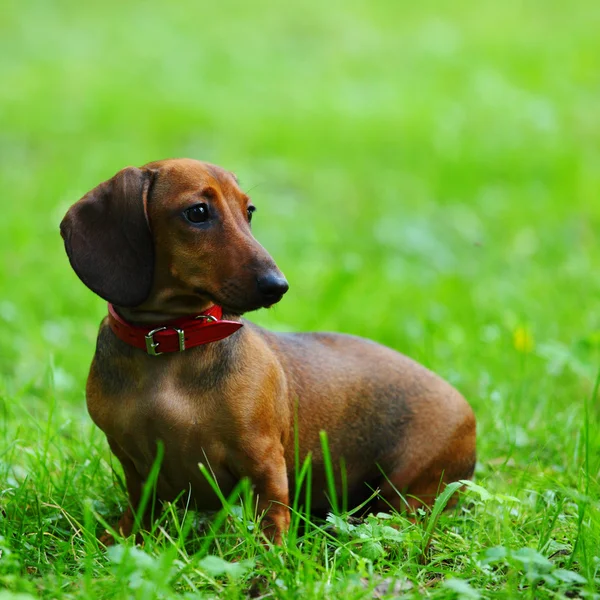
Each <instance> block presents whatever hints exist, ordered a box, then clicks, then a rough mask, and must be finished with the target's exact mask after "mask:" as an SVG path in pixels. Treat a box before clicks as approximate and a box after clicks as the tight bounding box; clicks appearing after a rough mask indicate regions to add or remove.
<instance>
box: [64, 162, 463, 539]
mask: <svg viewBox="0 0 600 600" xmlns="http://www.w3.org/2000/svg"><path fill="white" fill-rule="evenodd" d="M123 182H125V183H127V185H125V184H124V183H123ZM130 182H133V183H130ZM199 202H202V203H205V204H206V205H207V206H208V207H209V208H210V211H211V215H212V221H211V223H210V224H209V225H208V226H206V227H200V228H198V227H195V226H193V225H191V224H190V223H189V222H186V220H185V218H183V216H182V215H183V213H184V211H186V210H187V209H188V208H189V207H191V206H194V205H196V204H198V203H199ZM90 203H91V204H92V207H93V209H94V210H92V211H91V212H92V213H93V214H96V215H97V214H100V215H104V216H101V217H97V216H96V217H95V218H93V219H91V220H90V217H89V213H90V208H89V206H90ZM249 204H250V199H249V198H248V196H247V195H246V194H244V193H243V192H242V191H241V190H240V188H239V187H238V184H237V181H236V179H235V177H234V176H233V175H232V174H231V173H228V172H227V171H225V170H223V169H221V168H219V167H216V166H214V165H208V164H206V163H201V162H198V161H195V160H190V159H176V160H175V159H174V160H165V161H159V162H154V163H150V164H148V165H145V166H144V167H142V168H141V169H134V168H132V167H130V168H128V169H125V170H123V171H121V172H120V173H119V174H117V175H116V176H115V178H113V179H112V180H109V181H108V182H105V183H104V184H101V185H100V186H98V188H95V189H94V190H92V192H90V193H89V194H87V195H86V196H85V197H84V198H83V199H82V200H80V201H79V202H78V203H76V204H75V205H74V206H73V207H72V208H71V209H70V210H69V212H68V213H67V215H66V216H65V219H64V220H63V223H62V224H61V232H62V235H63V237H64V239H65V246H66V250H67V253H68V254H69V258H70V260H71V264H72V265H73V268H74V269H75V270H76V272H77V273H78V275H79V276H80V277H81V278H82V279H83V281H84V282H85V283H86V285H88V286H89V287H90V288H91V289H92V290H94V291H95V292H96V293H98V294H99V295H101V296H102V297H103V298H105V299H106V300H108V301H112V302H113V303H116V304H117V305H118V307H117V310H118V311H119V313H120V314H121V316H122V317H123V318H125V319H127V320H128V321H130V322H132V323H137V324H154V323H161V322H165V321H168V320H171V319H173V318H176V317H180V316H182V315H189V314H198V313H200V312H202V311H204V310H206V309H207V307H209V306H210V305H211V304H213V303H216V304H220V305H221V306H223V309H224V312H225V314H226V315H227V317H228V318H230V319H240V318H241V316H240V315H241V314H243V313H244V312H247V311H249V310H255V309H258V308H260V307H262V306H268V305H270V304H272V303H274V302H277V301H278V300H279V298H280V297H281V295H282V294H283V293H284V292H285V289H287V284H286V285H285V288H281V289H280V290H279V291H280V293H276V294H275V295H273V294H272V293H271V294H267V295H265V293H262V292H261V289H260V286H258V285H257V281H259V280H261V278H262V279H264V278H265V277H271V278H275V279H276V280H277V281H279V282H281V281H284V280H283V276H282V275H281V273H280V271H279V270H278V269H277V267H276V265H275V263H274V261H273V259H272V258H271V257H270V256H269V254H268V253H267V252H266V251H265V250H264V248H262V246H260V245H259V244H258V242H257V241H256V240H255V239H254V237H253V236H252V233H251V229H250V225H249V222H248V221H249V219H248V212H247V209H248V206H249ZM117 205H118V207H119V208H118V209H114V208H111V209H110V210H106V207H107V206H111V207H113V206H117ZM140 206H141V207H142V208H143V210H140ZM115 210H118V213H119V214H118V215H117V217H118V225H117V224H116V223H117V221H115V220H114V211H115ZM111 215H112V217H111ZM111 218H112V220H111ZM115 227H118V228H120V231H121V233H119V232H118V231H115ZM92 231H93V232H95V233H92ZM146 231H147V232H148V233H149V235H150V239H151V240H152V245H151V246H149V245H148V244H147V243H146V239H147V238H146V233H145V232H146ZM129 232H133V234H132V237H131V238H128V235H129ZM107 239H108V240H111V242H110V243H111V244H113V247H114V244H115V243H116V244H117V246H118V252H119V261H120V262H119V263H118V264H115V263H114V261H113V262H111V260H112V259H111V258H110V256H108V255H109V254H110V252H111V248H109V247H108V246H107V244H106V242H105V241H104V240H107ZM115 240H116V241H115ZM131 240H133V242H132V241H131ZM90 244H93V248H92V249H91V250H90V248H89V246H90ZM136 244H139V245H138V246H136ZM132 245H133V247H131V246H132ZM82 248H84V250H82ZM112 251H114V250H112ZM107 265H111V273H102V271H103V270H106V269H107V268H108V267H107ZM132 269H137V271H136V273H132ZM150 274H151V275H150ZM106 278H109V279H110V285H108V284H107V283H106V281H105V279H106ZM150 282H151V284H150ZM144 286H145V287H144ZM142 296H143V299H142ZM133 304H135V305H133ZM244 324H245V327H243V328H242V329H240V330H239V331H237V332H236V333H234V334H233V335H231V336H230V337H229V338H226V339H224V340H222V341H219V342H214V343H211V344H207V345H204V346H199V347H196V348H192V349H189V350H186V351H185V352H182V353H175V354H165V355H162V356H159V357H153V356H148V355H147V354H145V353H144V352H143V351H142V350H138V349H135V348H132V347H130V346H128V345H126V344H125V343H124V342H122V341H121V340H119V339H118V338H117V337H116V336H115V335H114V334H113V332H112V330H111V329H110V328H109V326H108V325H107V321H106V319H105V320H104V321H103V323H102V324H101V326H100V332H99V336H98V343H97V348H96V354H95V356H94V359H93V362H92V366H91V371H90V375H89V378H88V383H87V403H88V409H89V412H90V415H91V417H92V419H93V420H94V422H95V423H96V424H97V425H98V426H99V427H100V428H101V429H102V430H103V431H104V433H105V434H106V436H107V438H108V442H109V445H110V448H111V450H112V452H113V453H114V454H115V456H116V457H117V458H118V459H119V461H120V462H121V464H122V465H123V469H124V472H125V477H126V483H127V490H128V494H129V504H130V508H129V509H128V510H127V511H126V512H125V514H124V515H123V516H122V518H121V520H120V521H119V524H118V529H119V530H120V531H121V532H122V533H123V535H129V534H130V533H131V531H132V528H133V524H134V519H133V512H132V509H134V510H135V509H137V507H138V505H139V502H140V498H141V490H142V486H143V484H144V481H145V480H146V478H147V477H148V474H149V471H150V468H151V466H152V464H153V462H154V460H155V457H156V449H157V441H158V440H161V441H162V442H163V444H164V448H165V454H164V459H163V463H162V466H161V469H160V474H159V477H158V482H157V495H158V498H159V499H160V500H173V499H174V498H176V497H177V496H179V495H180V494H181V492H184V493H187V492H190V493H191V498H192V499H193V501H194V503H195V505H196V506H197V507H198V508H199V509H207V510H211V509H218V508H219V507H220V505H219V501H218V498H217V497H216V496H215V495H214V493H213V491H212V490H211V488H210V486H209V485H208V483H207V482H206V480H205V479H204V477H203V475H202V474H201V472H200V470H199V468H198V463H200V462H201V463H204V464H207V465H210V469H211V470H212V472H213V473H214V475H215V477H216V479H217V481H218V483H219V485H220V487H221V489H222V491H223V493H224V494H227V493H228V492H230V491H231V490H232V489H233V488H234V486H235V485H236V483H237V482H238V481H239V480H240V479H241V478H243V477H249V478H250V479H251V481H252V483H253V484H254V488H255V492H256V494H257V497H258V508H259V510H260V511H264V513H265V516H264V518H263V521H262V524H263V529H264V531H265V533H266V534H267V535H268V537H269V538H270V539H272V540H273V541H275V542H280V541H281V536H282V534H283V533H284V532H285V531H286V529H287V528H288V525H289V521H290V513H289V509H288V508H287V506H288V504H289V499H290V493H291V492H293V489H292V490H290V486H291V485H293V481H294V465H295V460H294V456H295V455H294V437H295V436H294V428H295V414H297V426H298V433H299V442H300V458H301V459H303V458H304V457H305V456H307V455H308V454H309V453H310V454H311V455H312V472H313V481H312V488H313V496H314V497H313V508H314V509H315V510H317V511H325V510H326V509H327V507H328V501H327V498H326V477H325V470H324V464H323V455H322V451H321V443H320V439H319V432H320V431H322V430H325V431H326V432H327V435H328V439H329V444H330V449H331V454H332V458H333V462H334V464H335V465H339V464H340V461H341V459H343V460H344V463H345V468H346V471H347V480H348V494H349V500H350V504H356V503H357V502H360V501H361V500H362V499H364V498H365V497H367V496H368V494H369V491H370V488H376V487H379V488H380V489H381V494H380V496H381V500H380V501H379V502H378V506H377V507H378V508H379V509H385V508H388V507H389V505H391V506H393V507H394V508H397V509H399V510H403V509H405V508H409V509H414V508H416V507H418V506H421V505H425V506H429V505H431V503H432V502H433V499H434V498H435V496H436V494H437V493H438V492H439V491H440V490H441V489H442V488H443V486H444V484H446V483H448V482H450V481H455V480H458V479H465V478H468V477H470V476H471V475H472V472H473V467H474V462H475V418H474V416H473V412H472V410H471V408H470V407H469V405H468V404H467V402H466V401H465V400H464V399H463V397H462V396H461V395H460V394H459V393H458V392H457V391H456V390H455V389H454V388H452V387H451V386H450V385H449V384H448V383H446V382H445V381H443V380H442V379H440V378H439V377H438V376H437V375H435V374H434V373H432V372H431V371H429V370H427V369H426V368H424V367H422V366H421V365H419V364H417V363H415V362H414V361H412V360H411V359H409V358H407V357H405V356H403V355H401V354H399V353H397V352H395V351H393V350H390V349H388V348H385V347H383V346H381V345H378V344H376V343H374V342H371V341H368V340H364V339H361V338H357V337H354V336H348V335H341V334H330V333H316V334H308V333H303V334H276V333H271V332H268V331H266V330H264V329H262V328H260V327H257V326H255V325H253V324H251V323H249V322H247V321H244ZM382 472H383V473H385V477H384V476H383V475H382ZM397 490H399V491H400V492H402V494H403V496H400V495H398V493H397ZM338 493H339V494H340V495H341V490H338ZM103 541H105V542H106V543H110V542H111V541H112V538H111V537H110V536H105V537H104V538H103Z"/></svg>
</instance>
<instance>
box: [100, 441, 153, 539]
mask: <svg viewBox="0 0 600 600" xmlns="http://www.w3.org/2000/svg"><path fill="white" fill-rule="evenodd" d="M107 439H108V445H109V446H110V449H111V450H112V452H113V454H114V455H115V456H116V457H117V458H118V459H119V462H120V463H121V466H122V467H123V473H124V474H125V484H126V486H127V496H128V500H129V506H128V507H127V508H126V509H125V512H124V513H123V514H122V515H121V518H120V519H119V522H118V523H117V526H116V527H115V529H116V531H118V532H119V533H120V534H121V535H122V536H123V537H129V536H130V535H131V534H132V533H133V529H134V526H135V522H136V518H135V513H134V510H136V511H137V510H138V508H139V505H140V502H141V499H142V488H143V482H142V479H141V478H140V476H139V474H138V472H137V471H136V469H135V465H134V464H133V462H132V461H131V460H130V459H129V458H128V457H127V455H126V454H125V453H124V452H123V451H122V449H121V448H120V447H119V445H118V444H117V443H116V442H115V441H114V440H113V439H111V438H110V437H108V438H107ZM140 521H141V523H140V524H141V527H142V528H144V529H148V528H149V527H148V526H149V524H150V519H149V511H148V510H145V511H144V514H143V515H140ZM141 541H142V538H141V536H140V534H139V532H138V534H137V535H136V542H137V543H141ZM100 542H101V543H102V544H104V545H105V546H112V545H113V544H114V543H115V538H114V537H113V535H112V534H111V533H110V532H108V531H106V532H105V533H104V534H102V535H101V536H100Z"/></svg>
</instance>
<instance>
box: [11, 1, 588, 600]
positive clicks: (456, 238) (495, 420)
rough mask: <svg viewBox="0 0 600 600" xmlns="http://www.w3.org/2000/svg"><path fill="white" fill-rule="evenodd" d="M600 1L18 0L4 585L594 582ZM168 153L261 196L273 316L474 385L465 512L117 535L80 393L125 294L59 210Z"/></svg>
mask: <svg viewBox="0 0 600 600" xmlns="http://www.w3.org/2000/svg"><path fill="white" fill-rule="evenodd" d="M599 19H600V4H598V3H597V2H593V1H592V0H587V1H586V0H580V1H575V2H572V3H568V2H560V1H558V0H548V1H545V2H542V1H541V0H539V1H535V0H532V1H531V2H528V3H523V2H516V1H512V0H508V1H507V2H502V3H500V2H495V3H494V2H485V1H484V2H474V1H468V0H459V1H457V2H453V3H445V2H444V3H433V2H428V1H427V0H426V1H425V2H418V3H408V2H393V1H392V0H389V1H388V2H385V1H379V0H375V1H372V2H367V1H366V0H365V1H360V2H357V3H352V4H350V3H344V2H338V1H332V2H329V3H326V2H316V1H314V0H307V1H305V2H302V3H294V4H287V3H276V2H268V1H266V0H255V1H254V2H241V1H239V2H236V1H234V0H224V1H222V2H218V3H217V2H212V3H203V2H195V1H192V0H182V1H180V2H176V3H164V2H163V3H159V2H156V1H154V0H151V1H148V2H144V3H142V2H117V1H116V0H106V1H105V2H99V3H92V2H88V3H82V2H75V1H74V0H57V1H56V2H48V1H47V0H31V1H29V2H27V3H17V2H16V0H8V3H5V4H4V6H3V8H2V18H1V19H0V75H1V77H0V81H1V82H2V83H1V85H0V156H1V160H0V188H1V190H2V199H1V200H0V203H1V209H2V210H1V218H0V256H1V263H0V599H1V600H7V599H9V598H11V599H16V598H19V599H25V598H30V597H32V596H33V597H35V596H41V597H43V598H48V599H50V598H59V599H62V598H93V599H94V600H98V599H100V598H107V599H108V598H111V599H112V598H140V599H142V598H143V599H150V598H157V599H158V598H161V599H162V598H174V597H182V598H190V599H191V598H217V597H219V598H238V597H248V596H249V597H256V598H259V597H260V598H286V599H287V598H301V599H312V598H315V599H321V598H340V597H343V598H345V599H347V600H351V599H352V600H354V599H362V598H383V597H398V596H406V597H415V598H417V597H422V596H426V597H431V598H452V597H460V598H478V597H484V598H488V597H489V598H508V597H529V598H561V597H590V598H599V597H600V592H599V591H598V590H599V587H600V511H599V510H598V509H599V507H600V501H599V498H600V483H599V471H600V433H599V431H598V424H599V421H600V405H599V401H598V397H597V394H596V393H595V389H594V388H595V382H596V379H597V373H598V368H599V366H600V312H599V310H598V298H599V293H600V277H599V271H600V244H599V243H598V232H599V231H600V202H599V201H598V192H599V190H600V185H599V184H600V150H599V148H600V146H599V145H598V140H599V139H600V96H599V92H600V87H599V86H600V78H599V71H598V57H599V55H600V54H599V53H600V42H599V41H598V39H599V38H598V22H599ZM169 156H190V157H194V158H201V159H204V160H209V161H212V162H215V163H218V164H221V165H223V166H225V167H227V168H230V169H232V170H234V171H235V172H236V173H238V175H239V176H240V178H241V180H242V183H243V186H244V187H245V189H247V190H251V193H252V197H253V199H254V201H255V203H256V204H257V206H258V207H259V212H258V213H257V215H256V219H255V221H254V222H255V228H254V230H255V233H256V235H257V237H258V238H259V239H260V241H261V242H262V243H263V244H264V245H265V246H266V247H267V248H268V249H269V250H270V252H271V253H272V255H273V256H274V257H275V259H276V260H277V262H278V264H279V266H280V267H281V268H282V270H283V271H284V272H285V273H286V275H287V277H288V279H289V281H290V285H291V290H290V292H289V294H288V295H287V296H286V298H285V299H284V301H283V302H282V303H281V304H280V305H278V306H277V307H275V308H273V309H272V310H270V311H261V312H259V313H256V314H255V315H252V317H251V318H252V319H253V320H255V321H256V322H259V323H261V324H263V325H266V326H268V327H271V328H273V329H276V330H280V331H283V330H314V329H323V330H335V331H344V332H350V333H355V334H358V335H363V336H367V337H370V338H373V339H376V340H378V341H380V342H383V343H385V344H387V345H389V346H392V347H394V348H396V349H398V350H400V351H402V352H404V353H406V354H408V355H410V356H412V357H413V358H415V359H417V360H419V361H421V362H422V363H424V364H425V365H427V366H428V367H430V368H432V369H434V370H435V371H437V372H438V373H440V374H441V375H442V376H444V377H445V378H447V379H448V380H449V381H450V382H452V383H453V384H454V385H456V386H457V387H458V388H459V389H460V390H461V391H462V393H463V394H464V395H465V396H466V397H467V398H468V399H469V401H470V402H471V404H472V406H473V408H474V409H475V412H476V415H477V418H478V435H479V446H478V447H479V462H478V466H477V471H476V483H477V486H479V487H472V488H470V489H468V490H466V491H465V492H464V493H463V494H462V501H461V507H460V509H458V510H457V511H454V512H450V513H445V514H443V515H442V516H441V518H440V519H439V521H438V522H437V524H435V523H433V522H429V524H426V525H425V526H421V525H413V524H411V523H410V522H408V521H405V520H404V519H403V518H402V517H400V516H398V515H392V516H389V515H379V516H376V517H370V518H369V519H368V520H366V521H365V522H363V523H355V522H353V521H351V520H348V519H347V518H346V516H345V515H341V516H337V517H332V518H331V519H330V522H329V523H328V524H326V525H324V524H323V523H314V524H313V525H309V526H307V527H306V529H305V530H304V531H300V532H298V533H297V534H294V533H293V532H292V534H291V536H290V538H289V539H288V543H287V545H285V546H284V547H282V548H276V549H272V550H267V549H265V548H263V547H262V546H261V544H260V543H259V541H258V539H257V537H256V536H255V535H254V534H253V532H252V527H251V523H250V525H249V517H248V515H246V514H245V513H244V512H243V511H242V510H241V509H240V508H238V507H232V508H230V509H229V510H228V512H227V515H225V516H226V518H225V516H223V515H222V516H220V517H218V518H217V519H216V520H213V521H210V520H207V519H206V517H205V516H204V515H194V514H185V515H182V514H181V513H177V512H175V511H174V510H171V511H167V513H166V514H165V515H164V516H163V518H162V520H161V521H160V522H159V523H158V524H157V526H156V529H155V532H154V533H153V534H151V535H147V536H146V539H145V544H144V546H143V547H135V546H134V545H133V543H132V540H126V541H124V542H123V544H122V545H119V546H117V547H116V548H113V549H112V550H111V551H110V552H108V553H107V552H104V551H103V550H101V549H99V548H98V544H97V542H96V541H95V540H96V534H97V532H99V531H101V530H102V529H103V528H104V523H105V522H109V523H112V522H114V520H115V518H116V516H117V515H118V514H119V512H120V511H121V510H122V508H123V507H124V505H125V503H126V498H125V494H124V493H123V491H122V489H121V488H120V487H119V481H120V468H119V466H118V465H117V463H116V461H115V460H113V459H111V457H110V453H109V451H108V448H107V445H106V442H105V440H104V437H103V435H102V434H101V432H100V431H99V430H97V429H96V428H95V427H94V426H93V425H92V423H91V421H90V419H89V417H88V415H87V413H86V409H85V401H84V382H85V377H86V374H87V370H88V367H89V363H90V360H91V356H92V353H93V349H94V342H95V335H96V330H97V325H98V323H99V321H100V319H101V318H102V317H103V315H104V314H105V313H106V307H105V305H104V303H103V302H102V301H100V300H99V299H98V298H96V297H94V296H93V294H92V293H91V292H89V291H88V290H87V289H86V288H85V287H84V286H83V285H82V284H81V283H80V282H79V280H78V279H77V278H76V276H75V275H74V273H73V272H72V271H71V269H70V267H69V265H68V262H67V259H66V256H65V254H64V251H63V247H62V241H61V239H60V236H59V234H58V223H59V221H60V219H61V218H62V215H63V214H64V212H65V210H66V209H67V207H68V206H69V205H70V204H71V203H72V202H74V201H75V200H77V199H78V198H79V197H80V196H81V195H83V193H85V192H86V191H87V190H89V189H90V188H92V187H93V186H95V185H96V184H97V183H99V182H100V181H102V180H104V179H107V178H108V177H110V176H112V175H113V174H114V173H115V172H116V171H117V170H119V169H120V168H122V167H123V166H126V165H129V164H133V165H140V164H143V163H145V162H147V161H149V160H153V159H158V158H164V157H169ZM296 520H297V519H296ZM391 525H392V526H393V527H391ZM186 532H187V533H186ZM3 588H4V591H2V589H3Z"/></svg>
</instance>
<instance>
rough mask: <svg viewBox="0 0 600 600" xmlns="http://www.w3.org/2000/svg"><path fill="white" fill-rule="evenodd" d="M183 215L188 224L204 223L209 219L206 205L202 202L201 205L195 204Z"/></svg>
mask: <svg viewBox="0 0 600 600" xmlns="http://www.w3.org/2000/svg"><path fill="white" fill-rule="evenodd" d="M183 214H184V215H185V218H186V219H187V220H188V221H189V222H190V223H204V222H205V221H208V217H209V215H208V204H205V203H204V202H203V203H202V204H196V205H195V206H192V207H191V208H188V209H187V210H185V211H184V213H183Z"/></svg>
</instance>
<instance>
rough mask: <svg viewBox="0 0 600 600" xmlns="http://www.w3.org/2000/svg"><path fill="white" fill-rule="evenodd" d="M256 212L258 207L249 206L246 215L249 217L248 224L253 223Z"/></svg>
mask: <svg viewBox="0 0 600 600" xmlns="http://www.w3.org/2000/svg"><path fill="white" fill-rule="evenodd" d="M255 210H256V206H249V207H248V208H247V209H246V213H247V215H248V223H252V215H253V214H254V211H255Z"/></svg>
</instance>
